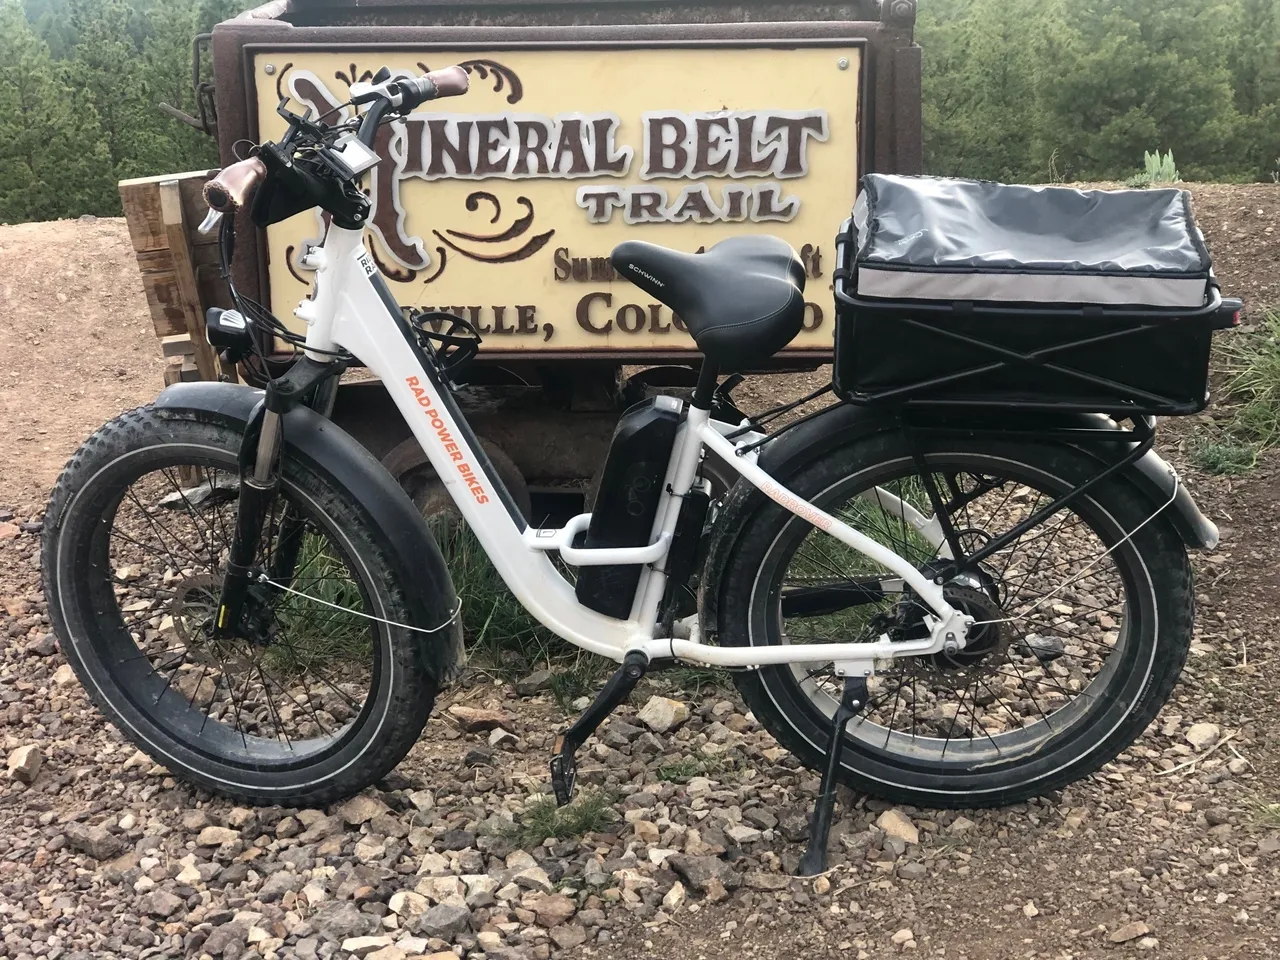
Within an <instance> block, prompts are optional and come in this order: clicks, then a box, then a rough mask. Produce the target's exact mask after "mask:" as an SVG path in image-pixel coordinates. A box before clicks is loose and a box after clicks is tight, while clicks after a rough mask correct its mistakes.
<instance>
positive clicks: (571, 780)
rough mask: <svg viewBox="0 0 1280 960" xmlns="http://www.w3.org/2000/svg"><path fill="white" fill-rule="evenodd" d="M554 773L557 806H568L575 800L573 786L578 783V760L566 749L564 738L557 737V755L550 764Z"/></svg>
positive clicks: (553, 780) (554, 755) (553, 790)
mask: <svg viewBox="0 0 1280 960" xmlns="http://www.w3.org/2000/svg"><path fill="white" fill-rule="evenodd" d="M548 765H549V767H550V771H552V792H554V794H556V805H557V806H567V805H568V801H570V800H572V799H573V785H575V783H576V782H577V760H576V759H575V758H573V754H572V751H570V750H566V749H564V737H562V736H561V737H556V753H553V754H552V759H550V763H549V764H548Z"/></svg>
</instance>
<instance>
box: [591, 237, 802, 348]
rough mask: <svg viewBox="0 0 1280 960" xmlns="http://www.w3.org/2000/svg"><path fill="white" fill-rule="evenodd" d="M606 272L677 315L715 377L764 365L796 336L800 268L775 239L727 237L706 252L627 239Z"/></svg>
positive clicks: (783, 243) (796, 259)
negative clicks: (611, 270)
mask: <svg viewBox="0 0 1280 960" xmlns="http://www.w3.org/2000/svg"><path fill="white" fill-rule="evenodd" d="M612 259H613V266H614V268H615V269H616V270H617V271H618V273H619V274H621V275H622V276H623V277H625V278H626V279H628V280H630V281H631V282H632V283H634V284H635V285H636V286H637V287H639V288H640V289H641V290H644V291H645V292H646V293H648V294H651V295H652V296H654V297H656V298H657V299H658V300H661V301H662V302H663V303H665V304H666V305H667V306H668V307H670V308H671V309H672V310H674V311H675V312H676V314H677V315H679V317H680V319H681V320H683V321H684V324H685V326H686V327H688V329H689V333H690V334H691V335H692V336H693V339H694V341H695V342H696V343H697V344H698V349H699V350H701V351H702V353H703V355H704V356H706V357H707V359H709V360H711V361H712V362H714V363H716V364H718V365H719V367H720V368H721V369H722V370H725V371H733V370H741V369H743V368H745V367H751V366H754V365H757V364H760V363H763V362H764V361H765V360H768V359H769V358H770V357H772V356H773V355H774V354H775V353H777V352H778V351H779V350H781V349H782V348H783V347H785V346H786V345H787V344H788V343H790V342H791V341H792V340H793V339H795V336H796V334H797V333H799V332H800V324H801V322H802V321H803V320H804V267H803V265H801V263H800V258H799V257H798V256H796V252H795V250H793V249H792V248H791V245H790V244H789V243H787V242H786V241H785V240H779V239H778V238H777V237H762V236H755V237H734V238H732V239H730V240H724V241H721V242H720V243H717V244H716V245H715V246H714V247H712V248H711V249H710V250H708V251H707V252H706V253H680V252H679V251H676V250H668V249H667V248H666V247H659V246H657V245H656V244H652V243H643V242H641V241H639V240H628V241H627V242H626V243H623V244H620V245H619V246H618V247H616V248H615V249H614V251H613V258H612Z"/></svg>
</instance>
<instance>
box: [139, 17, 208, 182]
mask: <svg viewBox="0 0 1280 960" xmlns="http://www.w3.org/2000/svg"><path fill="white" fill-rule="evenodd" d="M147 24H148V29H149V35H148V37H147V39H146V41H145V43H144V44H143V66H142V77H141V81H142V89H143V97H144V100H145V106H146V107H147V108H149V109H147V110H146V112H145V113H144V114H143V116H142V117H140V118H139V120H140V123H141V124H142V125H143V126H144V127H146V128H148V136H149V141H150V143H151V144H152V149H151V150H150V151H149V153H148V156H147V157H146V158H145V159H146V163H147V165H148V167H149V168H150V169H148V171H147V172H148V173H177V172H180V171H185V170H195V169H199V168H201V167H209V166H213V165H215V164H216V163H217V159H218V158H217V149H216V145H215V144H214V141H213V139H212V138H210V137H208V136H206V135H204V134H202V133H200V132H199V131H197V130H195V129H193V128H192V127H189V126H187V125H186V124H184V123H182V122H181V121H179V120H175V119H173V118H172V117H170V116H168V115H167V114H164V113H161V111H160V109H159V107H158V104H159V103H161V102H164V103H168V104H170V105H172V106H175V107H178V108H179V109H181V110H183V111H185V112H186V113H187V114H189V115H193V116H194V115H195V114H196V113H197V108H196V103H195V94H194V92H193V90H192V88H191V39H192V37H194V36H195V35H196V33H197V32H199V10H198V6H197V4H196V3H195V2H193V0H170V2H168V3H165V4H164V5H163V6H158V7H154V8H153V9H152V11H151V13H150V15H149V16H148V18H147Z"/></svg>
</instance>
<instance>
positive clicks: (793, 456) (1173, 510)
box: [699, 404, 1218, 634]
mask: <svg viewBox="0 0 1280 960" xmlns="http://www.w3.org/2000/svg"><path fill="white" fill-rule="evenodd" d="M937 422H938V423H941V424H945V425H947V426H954V427H957V428H962V427H970V428H977V427H983V428H989V429H1001V428H1003V429H1007V430H1037V431H1039V430H1044V429H1045V428H1046V427H1048V426H1050V425H1055V426H1062V427H1090V428H1094V429H1097V428H1099V427H1102V428H1107V429H1115V430H1119V429H1120V428H1119V426H1118V425H1117V424H1116V423H1115V422H1114V421H1112V420H1111V419H1109V418H1108V417H1104V416H1100V415H1091V414H1064V415H1059V416H1056V417H1053V418H1052V419H1051V420H1050V419H1048V418H1046V415H1045V414H1044V413H1039V412H1037V413H1033V414H1021V413H1018V412H1014V411H1000V412H999V413H990V414H965V415H963V416H955V415H952V416H951V417H949V418H943V417H939V418H938V421H937ZM899 429H900V427H899V424H898V420H897V417H896V416H895V415H894V414H892V413H888V412H882V411H878V410H874V409H871V408H869V407H859V406H854V405H853V404H840V405H839V406H835V407H831V408H829V409H827V410H826V411H824V412H822V413H821V414H819V415H818V416H816V417H814V418H813V419H812V420H808V421H806V422H805V423H802V424H800V425H798V426H796V427H794V428H793V429H791V430H788V431H786V432H785V433H782V434H780V435H779V436H778V438H777V439H776V440H772V441H770V442H769V443H768V444H766V445H765V446H764V447H763V448H762V449H761V453H760V460H759V464H760V466H761V468H762V469H764V470H766V471H767V472H768V473H769V474H770V476H772V477H773V478H774V479H775V480H777V481H778V482H779V483H782V484H787V483H788V481H789V480H790V478H792V477H794V476H796V475H798V474H799V473H801V472H802V471H803V470H804V469H805V468H806V467H808V466H809V465H810V464H812V463H813V462H815V461H816V460H818V459H819V458H820V457H823V456H825V455H826V454H828V453H830V452H831V451H832V450H834V449H835V448H837V447H840V446H843V445H845V444H847V443H851V442H853V441H855V440H859V439H862V438H864V437H868V436H872V435H874V434H877V433H886V432H892V431H896V430H899ZM1036 442H1037V443H1058V444H1061V445H1063V446H1074V447H1076V448H1077V449H1079V450H1080V451H1081V452H1083V453H1084V454H1086V455H1087V456H1089V457H1091V458H1093V459H1095V460H1097V461H1098V464H1099V469H1101V468H1102V467H1103V466H1105V465H1106V464H1108V463H1113V462H1115V460H1116V459H1117V458H1118V457H1120V456H1123V453H1124V450H1125V449H1130V448H1132V446H1133V444H1132V442H1131V441H1125V442H1120V443H1100V442H1097V441H1091V442H1087V443H1085V442H1080V441H1078V440H1077V441H1067V440H1065V439H1061V440H1054V439H1053V437H1052V436H1046V437H1045V439H1044V440H1037V441H1036ZM1121 476H1122V478H1123V479H1124V480H1125V481H1126V482H1128V483H1130V484H1132V485H1133V487H1134V488H1135V489H1136V490H1137V491H1138V492H1139V493H1141V494H1142V495H1143V496H1145V497H1146V498H1147V499H1148V500H1149V501H1151V504H1152V509H1153V510H1154V509H1156V508H1158V507H1162V506H1164V505H1165V504H1166V503H1169V506H1168V508H1167V509H1166V510H1165V511H1164V514H1165V516H1167V517H1168V518H1169V521H1170V523H1172V524H1173V527H1174V529H1175V530H1177V532H1178V535H1179V536H1180V537H1181V538H1182V541H1183V543H1185V544H1186V546H1187V547H1188V548H1189V549H1203V550H1211V549H1213V548H1214V547H1215V546H1217V543H1218V530H1217V527H1215V526H1214V525H1213V523H1212V522H1211V521H1210V520H1209V519H1208V518H1207V517H1206V516H1205V515H1204V514H1203V513H1201V512H1200V509H1199V508H1198V507H1197V506H1196V504H1195V501H1194V500H1193V499H1192V498H1191V494H1190V493H1189V492H1188V491H1187V488H1186V487H1185V486H1183V484H1182V483H1181V481H1180V479H1179V478H1178V475H1177V474H1176V473H1175V471H1174V469H1173V468H1172V467H1171V466H1170V465H1169V464H1168V463H1166V462H1165V461H1164V460H1163V459H1162V458H1161V457H1160V456H1159V455H1158V454H1156V453H1155V451H1150V452H1148V453H1147V454H1146V455H1145V456H1143V457H1142V458H1141V459H1140V460H1138V461H1137V463H1135V464H1134V465H1133V466H1131V467H1130V468H1129V469H1128V470H1126V471H1125V472H1124V473H1123V474H1122V475H1121ZM1171 500H1172V502H1171V503H1170V501H1171ZM766 502H767V498H766V497H765V496H764V494H762V493H761V492H760V491H759V490H757V489H756V488H755V487H753V486H751V485H750V484H748V483H747V482H746V481H740V482H738V483H737V484H735V485H734V487H733V488H732V490H730V492H729V493H728V495H727V496H726V497H725V499H724V500H723V501H722V502H721V504H720V508H719V511H718V513H717V516H716V522H715V526H714V528H713V530H712V533H711V542H710V544H709V545H708V547H707V559H706V564H705V566H704V567H703V575H702V579H701V582H700V585H699V593H700V596H699V608H700V611H701V627H702V631H703V633H704V634H712V633H714V632H715V631H716V630H717V629H718V628H719V597H720V580H721V578H722V576H723V574H724V571H725V568H726V567H727V566H728V562H729V557H730V556H731V555H732V553H733V549H734V547H735V546H736V544H737V541H738V538H739V537H740V536H741V534H742V532H743V530H744V527H745V525H746V522H747V521H748V520H749V518H750V517H751V515H752V514H753V513H755V511H756V510H758V509H759V508H760V507H761V506H763V505H764V504H765V503H766Z"/></svg>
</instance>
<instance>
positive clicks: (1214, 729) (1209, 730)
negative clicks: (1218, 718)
mask: <svg viewBox="0 0 1280 960" xmlns="http://www.w3.org/2000/svg"><path fill="white" fill-rule="evenodd" d="M1185 736H1186V739H1187V743H1189V744H1191V746H1193V747H1195V748H1196V749H1197V750H1207V749H1209V747H1212V746H1213V745H1214V744H1215V743H1217V742H1218V738H1219V737H1220V736H1222V729H1221V728H1220V727H1219V726H1218V725H1217V724H1216V723H1197V724H1193V725H1192V726H1191V727H1190V728H1189V729H1188V730H1187V732H1186V735H1185Z"/></svg>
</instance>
